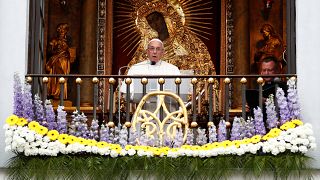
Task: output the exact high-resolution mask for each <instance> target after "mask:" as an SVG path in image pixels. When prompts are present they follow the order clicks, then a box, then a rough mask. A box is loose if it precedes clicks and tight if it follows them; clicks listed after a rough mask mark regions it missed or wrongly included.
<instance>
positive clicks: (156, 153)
mask: <svg viewBox="0 0 320 180" xmlns="http://www.w3.org/2000/svg"><path fill="white" fill-rule="evenodd" d="M152 152H153V154H154V155H156V156H160V154H161V153H162V152H161V150H160V149H159V148H154V149H153V151H152Z"/></svg>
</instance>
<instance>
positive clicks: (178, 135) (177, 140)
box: [173, 128, 183, 148]
mask: <svg viewBox="0 0 320 180" xmlns="http://www.w3.org/2000/svg"><path fill="white" fill-rule="evenodd" d="M182 145H183V133H182V128H178V132H177V133H176V136H175V138H174V143H173V147H175V148H178V147H181V146H182Z"/></svg>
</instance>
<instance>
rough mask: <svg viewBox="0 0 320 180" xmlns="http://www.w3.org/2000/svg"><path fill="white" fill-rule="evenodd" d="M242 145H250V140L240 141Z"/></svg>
mask: <svg viewBox="0 0 320 180" xmlns="http://www.w3.org/2000/svg"><path fill="white" fill-rule="evenodd" d="M241 143H242V144H250V143H251V139H248V138H245V139H242V140H241Z"/></svg>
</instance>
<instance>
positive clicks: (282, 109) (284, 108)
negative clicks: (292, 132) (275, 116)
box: [276, 88, 290, 125]
mask: <svg viewBox="0 0 320 180" xmlns="http://www.w3.org/2000/svg"><path fill="white" fill-rule="evenodd" d="M276 93H277V94H276V97H277V103H278V107H279V114H280V125H282V124H284V123H285V122H287V121H288V120H290V111H289V108H288V103H287V98H286V97H285V96H284V92H283V90H282V88H278V89H277V92H276Z"/></svg>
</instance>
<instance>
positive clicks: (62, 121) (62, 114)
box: [57, 106, 67, 134]
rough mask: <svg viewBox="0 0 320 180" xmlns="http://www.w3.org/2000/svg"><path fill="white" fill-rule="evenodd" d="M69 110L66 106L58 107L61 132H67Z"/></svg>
mask: <svg viewBox="0 0 320 180" xmlns="http://www.w3.org/2000/svg"><path fill="white" fill-rule="evenodd" d="M66 117H67V112H66V111H65V110H64V106H58V109H57V131H58V132H59V133H60V134H65V133H67V118H66Z"/></svg>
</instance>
